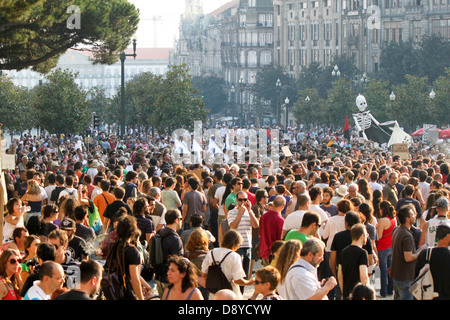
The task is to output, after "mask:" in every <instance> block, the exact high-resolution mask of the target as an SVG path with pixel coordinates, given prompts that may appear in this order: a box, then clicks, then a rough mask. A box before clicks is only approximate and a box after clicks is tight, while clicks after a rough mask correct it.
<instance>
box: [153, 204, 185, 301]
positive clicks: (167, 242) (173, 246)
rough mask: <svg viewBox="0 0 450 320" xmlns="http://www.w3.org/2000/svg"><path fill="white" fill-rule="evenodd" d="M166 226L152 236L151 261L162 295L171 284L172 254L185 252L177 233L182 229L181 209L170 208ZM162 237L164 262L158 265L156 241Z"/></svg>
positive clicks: (160, 294)
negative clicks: (169, 275)
mask: <svg viewBox="0 0 450 320" xmlns="http://www.w3.org/2000/svg"><path fill="white" fill-rule="evenodd" d="M165 220H166V226H165V227H164V228H162V229H161V230H159V231H158V232H157V234H156V235H155V236H154V237H153V238H155V237H156V238H155V239H153V238H152V240H151V242H152V243H151V244H150V263H151V264H152V266H153V270H154V272H155V280H156V284H157V288H158V294H159V296H160V297H162V293H163V292H164V289H165V288H166V287H167V286H168V285H169V282H168V280H167V270H168V266H167V260H168V258H169V257H170V256H172V255H179V256H182V255H183V254H184V251H183V242H182V241H181V237H180V236H179V234H178V233H177V231H178V230H180V229H181V226H182V216H181V212H180V210H177V209H175V210H168V211H167V212H166V216H165ZM159 236H160V237H161V238H160V239H161V242H160V245H161V250H162V262H161V261H160V262H159V263H158V265H157V264H156V262H155V261H156V257H155V254H156V253H157V252H158V250H157V248H154V247H155V241H157V240H158V237H159Z"/></svg>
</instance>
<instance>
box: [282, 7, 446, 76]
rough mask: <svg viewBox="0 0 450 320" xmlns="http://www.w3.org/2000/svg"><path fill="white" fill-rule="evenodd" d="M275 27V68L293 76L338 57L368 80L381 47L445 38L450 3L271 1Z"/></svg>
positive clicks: (326, 64)
mask: <svg viewBox="0 0 450 320" xmlns="http://www.w3.org/2000/svg"><path fill="white" fill-rule="evenodd" d="M274 28H275V30H274V38H275V63H277V64H279V65H281V66H283V67H284V68H285V70H286V72H287V73H289V74H291V75H293V76H295V77H298V75H299V74H300V72H301V70H302V68H303V67H306V66H308V65H309V64H310V63H312V62H319V63H320V64H321V65H324V66H328V65H329V64H330V62H331V61H332V59H333V56H334V55H341V54H345V55H347V56H352V57H354V58H355V62H356V65H357V67H358V68H359V69H360V70H361V71H362V72H366V73H367V74H369V75H370V74H374V73H376V72H378V70H379V60H380V54H381V49H382V45H383V43H385V42H391V41H397V42H400V41H402V40H407V39H413V40H414V41H421V39H422V36H423V35H424V34H439V35H441V36H443V37H445V38H447V39H450V1H448V0H428V1H423V0H321V1H319V0H314V1H308V0H274Z"/></svg>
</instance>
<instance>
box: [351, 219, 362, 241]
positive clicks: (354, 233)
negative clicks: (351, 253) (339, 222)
mask: <svg viewBox="0 0 450 320" xmlns="http://www.w3.org/2000/svg"><path fill="white" fill-rule="evenodd" d="M365 230H366V226H365V225H363V224H362V223H357V224H355V225H353V227H352V228H351V229H350V235H351V237H352V240H353V241H354V240H358V239H359V238H361V236H362V235H363V234H364V231H365Z"/></svg>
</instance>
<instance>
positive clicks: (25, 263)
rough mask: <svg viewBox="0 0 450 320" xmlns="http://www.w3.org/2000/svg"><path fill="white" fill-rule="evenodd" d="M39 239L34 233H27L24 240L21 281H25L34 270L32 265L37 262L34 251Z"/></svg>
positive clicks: (39, 241)
mask: <svg viewBox="0 0 450 320" xmlns="http://www.w3.org/2000/svg"><path fill="white" fill-rule="evenodd" d="M40 243H41V240H40V239H39V237H38V236H36V235H33V234H32V235H29V236H28V237H26V238H25V241H24V251H25V256H24V257H23V258H22V273H21V278H22V281H23V282H25V281H26V280H27V278H28V277H29V275H30V274H32V273H33V272H34V266H35V265H36V263H37V256H36V251H37V247H38V246H39V244H40Z"/></svg>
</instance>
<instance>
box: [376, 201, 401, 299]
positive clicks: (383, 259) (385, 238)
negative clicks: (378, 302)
mask: <svg viewBox="0 0 450 320" xmlns="http://www.w3.org/2000/svg"><path fill="white" fill-rule="evenodd" d="M380 214H381V218H380V219H379V220H378V225H377V236H378V243H377V252H378V258H379V266H380V283H381V288H380V295H381V297H386V295H392V294H393V289H394V283H393V281H392V279H391V277H390V276H389V273H388V269H389V268H390V267H391V262H392V233H393V230H394V228H395V227H396V226H397V219H396V212H395V208H394V206H393V205H392V204H391V203H390V202H389V201H382V202H381V203H380Z"/></svg>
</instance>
